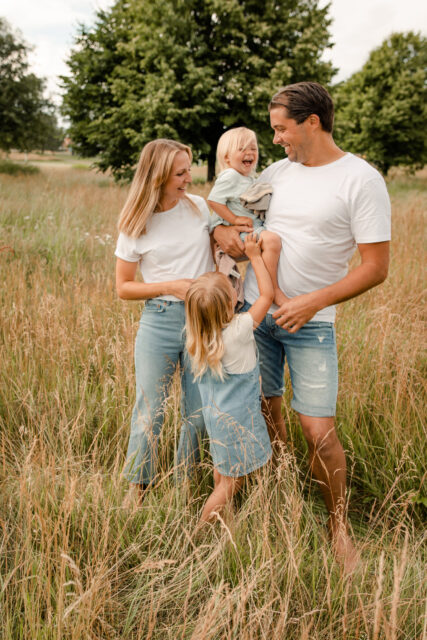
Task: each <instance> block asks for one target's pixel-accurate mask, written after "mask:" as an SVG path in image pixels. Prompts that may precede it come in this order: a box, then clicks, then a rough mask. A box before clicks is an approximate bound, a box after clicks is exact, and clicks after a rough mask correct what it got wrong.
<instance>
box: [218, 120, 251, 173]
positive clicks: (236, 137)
mask: <svg viewBox="0 0 427 640" xmlns="http://www.w3.org/2000/svg"><path fill="white" fill-rule="evenodd" d="M253 142H254V143H255V145H256V147H257V148H258V143H257V137H256V133H255V131H252V129H247V128H246V127H234V129H229V130H228V131H226V132H225V133H223V134H222V136H221V137H220V139H219V140H218V145H217V148H216V161H217V164H218V173H221V171H224V170H225V169H228V168H229V164H228V162H227V160H228V158H229V156H230V154H231V153H234V151H236V150H237V149H246V147H249V145H250V144H252V143H253Z"/></svg>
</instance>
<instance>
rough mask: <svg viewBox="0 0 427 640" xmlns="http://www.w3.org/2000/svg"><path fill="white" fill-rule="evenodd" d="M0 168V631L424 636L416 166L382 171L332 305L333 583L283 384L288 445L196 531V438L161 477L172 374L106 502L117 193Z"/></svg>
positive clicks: (91, 180) (125, 320)
mask: <svg viewBox="0 0 427 640" xmlns="http://www.w3.org/2000/svg"><path fill="white" fill-rule="evenodd" d="M0 184H1V193H2V198H1V202H0V238H1V240H0V249H2V250H1V251H0V270H1V276H2V282H3V286H2V288H1V294H0V295H1V328H0V331H1V334H0V335H1V337H0V362H1V368H0V425H1V435H0V469H1V476H0V479H1V489H2V490H1V494H0V525H1V528H2V534H1V553H0V566H1V581H0V593H1V596H0V597H1V608H0V629H1V637H2V638H4V639H5V640H6V639H7V640H11V639H13V640H15V639H18V638H19V639H25V640H30V639H31V640H33V639H34V640H36V639H37V640H42V639H43V640H54V639H55V640H62V639H67V640H68V639H73V640H77V639H86V638H87V639H89V638H91V639H95V638H97V639H98V638H99V639H101V638H102V639H119V638H120V639H136V638H139V639H141V640H142V639H144V640H148V639H152V640H166V639H174V640H178V639H190V638H191V639H192V640H196V639H197V640H202V639H203V640H205V639H206V640H228V639H233V640H255V639H256V640H258V639H259V640H261V639H263V640H264V639H265V640H279V639H280V640H283V639H286V640H291V639H298V640H304V639H305V640H324V639H325V640H326V639H328V640H341V639H342V640H368V639H369V640H383V639H384V640H403V639H405V640H415V639H417V640H421V639H423V638H425V637H426V630H427V617H426V608H425V602H426V600H425V596H426V583H425V559H426V558H425V555H426V553H425V532H424V528H423V520H422V518H423V515H425V510H423V509H424V508H423V487H422V485H423V482H424V479H425V431H424V424H425V415H424V396H423V383H424V380H425V378H423V370H422V362H423V360H422V357H423V338H424V334H423V329H424V325H423V316H422V311H423V305H422V302H423V299H422V295H423V282H424V280H423V245H422V235H423V218H422V212H423V209H425V204H426V198H425V187H426V179H425V176H423V175H418V176H417V177H413V178H410V177H406V178H405V177H402V176H396V177H395V178H394V179H393V180H392V181H391V182H390V184H389V188H390V192H391V195H392V201H393V215H394V231H393V235H394V240H393V247H392V266H391V271H390V276H389V278H388V280H387V281H386V283H385V284H384V285H382V286H381V287H380V288H378V289H375V290H373V291H371V292H370V293H368V294H366V295H364V296H363V297H362V298H359V299H356V300H353V301H350V302H348V303H346V304H345V305H343V306H342V308H341V309H340V311H339V315H338V323H337V329H338V340H339V356H340V371H341V383H340V396H339V408H338V417H337V423H338V430H339V433H340V436H341V438H342V441H343V443H344V445H345V448H346V450H347V454H348V463H349V465H348V466H349V485H350V519H351V523H352V526H353V530H354V533H355V537H356V539H357V541H358V544H359V546H360V548H361V552H362V562H361V564H360V567H359V570H358V571H357V573H356V574H355V575H354V576H353V577H352V578H351V579H350V578H347V577H345V576H343V575H342V573H341V571H340V567H339V566H338V565H337V564H336V563H335V562H334V559H333V556H332V554H331V552H330V548H329V545H328V542H327V540H326V536H325V528H324V523H325V518H326V516H325V512H324V508H323V504H322V501H321V499H320V497H319V492H318V490H317V487H316V486H315V483H313V482H312V481H311V480H310V477H309V476H308V474H307V460H306V449H305V444H304V441H303V439H302V436H301V434H300V431H299V428H298V425H297V422H296V420H295V416H294V415H293V414H292V412H290V410H289V402H288V401H289V397H288V396H287V397H286V403H285V409H284V411H285V415H286V417H287V421H288V424H289V433H290V445H291V446H290V447H289V449H288V450H283V451H282V452H281V454H280V457H279V460H278V462H277V464H276V465H275V466H274V468H272V469H269V470H265V471H264V472H262V473H260V474H258V475H255V477H253V478H252V479H251V480H250V481H249V482H248V483H247V486H246V487H245V490H244V492H243V495H242V496H241V497H239V498H238V500H237V504H236V514H235V517H234V518H233V519H232V520H230V521H227V522H223V523H219V524H218V525H217V526H215V527H212V530H211V531H210V532H209V534H208V535H207V537H206V539H205V540H204V541H203V542H202V543H200V544H198V545H195V544H194V543H193V542H192V539H191V536H190V534H191V531H192V529H193V527H194V524H195V522H196V521H197V518H198V515H199V513H200V510H201V507H202V504H203V502H204V499H205V497H206V494H207V492H208V491H209V488H210V486H211V467H210V463H209V456H208V454H207V453H205V454H204V458H203V460H202V463H201V465H200V467H199V468H198V469H197V472H196V474H195V475H194V477H193V478H192V480H191V481H190V482H189V483H188V485H185V486H182V487H179V488H176V487H175V486H174V482H173V477H172V473H171V469H172V466H173V459H174V452H175V449H176V442H177V435H178V434H179V428H180V420H179V410H178V406H179V389H178V386H177V384H176V383H175V384H174V388H173V390H172V393H171V396H170V399H169V405H168V411H167V420H166V425H165V430H164V434H163V437H162V443H161V468H162V477H163V480H162V481H161V482H160V484H159V486H158V487H157V488H156V489H155V490H153V491H152V492H151V493H150V494H149V495H148V497H147V498H146V500H145V502H144V506H143V508H142V509H141V510H140V511H138V512H135V513H130V512H127V511H125V510H123V509H122V508H121V501H122V497H123V494H124V491H125V489H126V486H125V484H124V483H123V481H122V479H121V477H120V470H121V466H122V464H123V459H124V453H125V449H126V443H127V437H128V428H129V419H130V411H131V407H132V402H133V397H134V391H133V386H134V378H133V365H132V360H133V355H132V351H133V341H134V336H135V331H136V326H137V323H138V319H139V314H140V311H141V304H139V303H123V302H120V301H119V300H118V299H117V297H116V294H115V290H114V257H113V253H114V245H115V233H116V232H115V223H116V219H117V215H118V211H119V209H120V207H121V204H122V203H123V201H124V197H125V190H124V189H122V188H120V187H119V186H117V185H114V184H112V183H111V182H110V181H109V180H108V179H107V178H104V177H100V176H98V175H96V174H93V173H90V172H89V171H83V170H80V171H78V170H76V169H68V170H67V171H65V170H64V171H61V172H58V171H54V170H52V169H45V170H44V171H43V172H42V173H41V174H40V175H38V176H29V177H23V178H13V177H1V178H0ZM197 191H198V192H202V193H204V194H205V195H206V193H205V192H206V187H205V188H204V189H203V188H198V189H197ZM424 500H425V498H424ZM424 504H425V503H424Z"/></svg>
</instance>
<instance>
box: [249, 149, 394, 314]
mask: <svg viewBox="0 0 427 640" xmlns="http://www.w3.org/2000/svg"><path fill="white" fill-rule="evenodd" d="M258 180H259V181H260V182H269V183H271V184H272V187H273V195H272V198H271V201H270V206H269V209H268V211H267V213H266V219H265V227H266V229H267V230H268V231H274V232H275V233H277V234H278V235H279V236H280V238H281V241H282V251H281V254H280V260H279V265H278V271H277V276H278V283H279V287H280V289H282V291H283V292H284V293H285V295H286V296H288V297H289V298H293V297H294V296H298V295H301V294H304V293H310V292H311V291H316V290H317V289H322V288H324V287H327V286H329V285H331V284H333V283H335V282H337V281H338V280H341V279H342V278H344V276H345V275H346V274H347V271H348V263H349V260H350V258H351V256H352V255H353V253H354V250H355V248H356V245H357V244H364V243H371V242H383V241H386V240H390V199H389V196H388V193H387V188H386V185H385V182H384V179H383V178H382V176H381V175H380V173H378V171H377V170H376V169H374V168H373V167H371V165H369V164H368V163H367V162H365V160H362V159H361V158H358V157H357V156H354V155H353V154H351V153H347V154H345V155H344V156H343V157H341V158H340V159H339V160H336V161H335V162H331V163H329V164H326V165H322V166H320V167H306V166H304V165H303V164H300V163H297V162H290V161H289V160H288V159H287V158H285V159H284V160H280V161H279V162H275V163H274V164H272V165H270V166H269V167H267V169H265V170H264V171H263V172H262V173H261V175H260V176H259V178H258ZM258 295H259V293H258V287H257V283H256V278H255V274H254V272H253V270H252V268H251V267H250V266H249V267H248V271H247V275H246V278H245V299H246V300H247V301H248V302H249V303H251V304H253V303H254V302H255V300H256V299H257V297H258ZM276 309H277V307H276V306H275V305H273V306H272V307H271V308H270V310H269V313H273V311H275V310H276ZM312 320H313V321H323V322H334V320H335V306H330V307H326V308H325V309H322V310H321V311H319V312H318V313H317V314H316V315H315V316H314V317H313V318H312Z"/></svg>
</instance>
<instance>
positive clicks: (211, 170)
mask: <svg viewBox="0 0 427 640" xmlns="http://www.w3.org/2000/svg"><path fill="white" fill-rule="evenodd" d="M215 159H216V150H215V147H214V146H211V148H210V151H209V155H208V177H207V180H208V182H212V181H213V179H214V178H215Z"/></svg>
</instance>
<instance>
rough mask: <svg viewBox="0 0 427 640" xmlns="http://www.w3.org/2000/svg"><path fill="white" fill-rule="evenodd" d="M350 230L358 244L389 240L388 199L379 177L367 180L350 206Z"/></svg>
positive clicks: (389, 214) (384, 186) (381, 179)
mask: <svg viewBox="0 0 427 640" xmlns="http://www.w3.org/2000/svg"><path fill="white" fill-rule="evenodd" d="M351 229H352V233H353V237H354V239H355V241H356V242H357V243H358V244H364V243H367V244H368V243H371V242H384V241H386V240H390V237H391V206H390V198H389V195H388V193H387V187H386V185H385V182H384V180H383V178H382V177H381V176H378V177H375V178H372V179H371V180H368V181H367V182H366V183H365V184H364V185H363V187H362V188H361V189H360V190H359V193H358V194H357V197H356V198H355V201H354V203H353V206H352V216H351Z"/></svg>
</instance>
